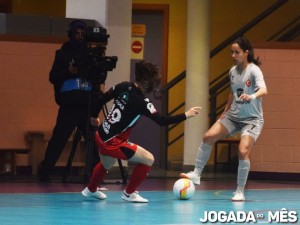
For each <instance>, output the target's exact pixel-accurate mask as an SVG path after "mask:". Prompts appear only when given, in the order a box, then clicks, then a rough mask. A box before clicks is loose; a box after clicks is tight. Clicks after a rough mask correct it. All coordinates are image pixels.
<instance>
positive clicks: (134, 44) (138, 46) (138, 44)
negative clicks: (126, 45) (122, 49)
mask: <svg viewBox="0 0 300 225" xmlns="http://www.w3.org/2000/svg"><path fill="white" fill-rule="evenodd" d="M131 50H132V51H133V52H134V53H136V54H138V53H140V52H141V51H142V50H143V45H142V42H140V41H134V42H132V44H131Z"/></svg>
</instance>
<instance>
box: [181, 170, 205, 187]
mask: <svg viewBox="0 0 300 225" xmlns="http://www.w3.org/2000/svg"><path fill="white" fill-rule="evenodd" d="M179 176H180V177H181V178H187V179H190V180H191V181H192V182H193V183H194V184H197V185H200V176H199V175H198V173H197V172H195V171H190V172H188V173H181V174H180V175H179Z"/></svg>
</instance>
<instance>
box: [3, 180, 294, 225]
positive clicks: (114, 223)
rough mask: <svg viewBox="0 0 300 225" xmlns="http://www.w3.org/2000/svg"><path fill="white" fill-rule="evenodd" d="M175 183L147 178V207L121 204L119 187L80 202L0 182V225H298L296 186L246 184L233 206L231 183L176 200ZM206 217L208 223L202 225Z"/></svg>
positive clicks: (65, 189)
mask: <svg viewBox="0 0 300 225" xmlns="http://www.w3.org/2000/svg"><path fill="white" fill-rule="evenodd" d="M175 181H176V178H148V179H146V180H145V181H144V183H143V184H142V185H141V187H140V188H139V193H140V194H141V196H143V197H145V198H147V199H148V200H149V203H128V202H124V201H123V200H122V199H121V194H122V191H123V189H124V185H123V184H122V183H120V182H119V183H116V182H115V181H114V180H113V181H112V182H111V181H107V182H106V183H104V184H103V185H102V186H101V187H102V188H105V189H107V190H105V191H104V192H105V193H106V194H107V199H106V200H95V199H92V200H90V199H85V198H83V197H82V195H81V191H82V190H83V188H84V187H85V185H84V184H82V183H80V182H77V183H70V182H69V183H62V182H53V183H49V184H41V183H37V182H35V181H30V182H25V181H17V180H15V181H10V182H9V181H5V180H4V181H3V180H1V177H0V224H1V225H17V224H18V225H23V224H28V225H29V224H30V225H32V224H34V225H60V224H70V225H81V224H89V225H91V224H93V225H96V224H99V225H101V224H103V225H135V224H136V225H144V224H147V225H153V224H160V225H177V224H184V225H195V224H202V223H203V224H236V223H238V224H244V223H245V224H281V223H282V224H300V220H299V219H300V182H291V181H290V182H286V181H284V182H279V181H276V182H275V181H254V180H249V181H248V184H247V190H246V192H245V195H246V201H245V202H232V201H231V197H232V192H233V190H234V188H235V179H203V180H202V181H201V185H200V186H196V191H195V194H194V195H193V197H192V198H191V199H189V200H178V199H176V198H175V197H174V195H173V192H172V188H173V184H174V182H175ZM206 215H208V219H206ZM200 219H201V221H200Z"/></svg>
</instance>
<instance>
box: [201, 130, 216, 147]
mask: <svg viewBox="0 0 300 225" xmlns="http://www.w3.org/2000/svg"><path fill="white" fill-rule="evenodd" d="M216 141H217V140H215V138H214V136H213V135H211V133H210V132H206V133H205V134H204V137H203V142H204V143H206V144H209V145H213V144H214V143H215V142H216Z"/></svg>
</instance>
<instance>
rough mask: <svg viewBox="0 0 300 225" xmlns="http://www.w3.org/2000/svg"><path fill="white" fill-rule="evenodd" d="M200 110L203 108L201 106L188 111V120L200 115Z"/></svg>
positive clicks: (186, 113)
mask: <svg viewBox="0 0 300 225" xmlns="http://www.w3.org/2000/svg"><path fill="white" fill-rule="evenodd" d="M200 109H202V107H199V106H197V107H192V108H190V109H189V110H188V111H186V112H185V116H186V118H190V117H194V116H196V115H198V114H199V113H200Z"/></svg>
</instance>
